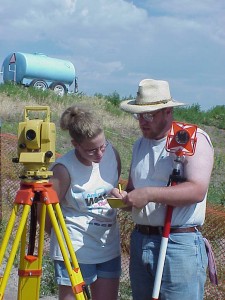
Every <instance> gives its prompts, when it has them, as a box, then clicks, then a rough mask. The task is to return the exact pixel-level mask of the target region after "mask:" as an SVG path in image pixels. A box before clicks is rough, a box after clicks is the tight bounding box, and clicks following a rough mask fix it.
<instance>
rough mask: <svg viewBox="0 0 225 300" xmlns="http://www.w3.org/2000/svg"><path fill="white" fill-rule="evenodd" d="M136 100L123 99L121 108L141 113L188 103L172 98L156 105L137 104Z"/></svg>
mask: <svg viewBox="0 0 225 300" xmlns="http://www.w3.org/2000/svg"><path fill="white" fill-rule="evenodd" d="M135 102H136V100H135V99H131V100H126V101H122V102H121V103H120V108H121V109H122V110H125V111H127V112H130V113H133V114H135V113H136V114H140V113H144V112H152V111H155V110H159V109H163V108H167V107H176V106H185V105H187V104H185V103H182V102H178V101H175V100H170V101H168V102H166V103H159V104H155V105H154V104H150V105H138V104H135Z"/></svg>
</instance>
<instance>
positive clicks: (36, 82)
mask: <svg viewBox="0 0 225 300" xmlns="http://www.w3.org/2000/svg"><path fill="white" fill-rule="evenodd" d="M30 86H33V87H35V88H37V89H40V90H43V91H44V90H46V89H47V88H48V85H47V83H46V82H45V81H44V80H43V79H34V80H32V81H31V83H30Z"/></svg>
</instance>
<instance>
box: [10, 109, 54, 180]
mask: <svg viewBox="0 0 225 300" xmlns="http://www.w3.org/2000/svg"><path fill="white" fill-rule="evenodd" d="M40 114H41V115H42V117H41V118H40ZM55 140H56V129H55V124H54V123H51V122H50V108H49V107H48V106H34V107H31V106H26V107H25V109H24V121H23V122H20V123H19V126H18V147H17V154H18V158H13V162H16V163H22V164H23V165H24V172H23V175H22V176H21V178H22V179H31V180H38V179H48V178H49V177H50V176H52V171H49V170H48V167H49V165H50V163H52V162H54V161H55Z"/></svg>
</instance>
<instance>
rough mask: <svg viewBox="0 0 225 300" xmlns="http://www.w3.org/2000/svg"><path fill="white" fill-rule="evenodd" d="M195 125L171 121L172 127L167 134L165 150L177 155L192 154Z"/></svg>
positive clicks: (193, 150) (194, 143)
mask: <svg viewBox="0 0 225 300" xmlns="http://www.w3.org/2000/svg"><path fill="white" fill-rule="evenodd" d="M196 132H197V126H196V125H192V124H185V123H181V122H175V121H174V122H172V127H171V129H170V132H169V134H168V136H167V142H166V150H167V151H168V152H173V153H175V154H176V155H177V156H183V155H189V156H191V155H193V154H194V153H195V146H196V142H197V138H196Z"/></svg>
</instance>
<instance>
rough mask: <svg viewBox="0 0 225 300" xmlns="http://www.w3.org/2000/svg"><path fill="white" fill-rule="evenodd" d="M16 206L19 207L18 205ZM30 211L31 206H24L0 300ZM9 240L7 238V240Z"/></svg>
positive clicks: (4, 276) (2, 282) (0, 287)
mask: <svg viewBox="0 0 225 300" xmlns="http://www.w3.org/2000/svg"><path fill="white" fill-rule="evenodd" d="M15 206H18V205H17V204H16V205H15ZM16 210H17V208H16V209H15V211H16ZM29 211H30V205H24V208H23V213H22V216H21V220H20V224H19V227H18V229H17V232H16V236H15V239H14V242H13V245H12V249H11V252H10V255H9V258H8V262H7V265H6V268H5V271H4V275H3V277H2V280H1V286H0V300H1V299H3V296H4V291H5V287H6V284H7V281H8V278H9V275H10V271H11V269H12V265H13V261H14V259H15V256H16V252H17V250H18V246H19V242H20V240H21V236H22V233H23V230H24V228H25V224H26V220H27V216H28V214H29ZM13 214H14V213H13ZM13 219H14V216H13V217H12V219H11V218H10V221H12V220H13ZM11 226H13V225H12V224H10V226H9V227H11ZM7 234H9V233H7ZM7 239H8V238H6V240H7Z"/></svg>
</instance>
